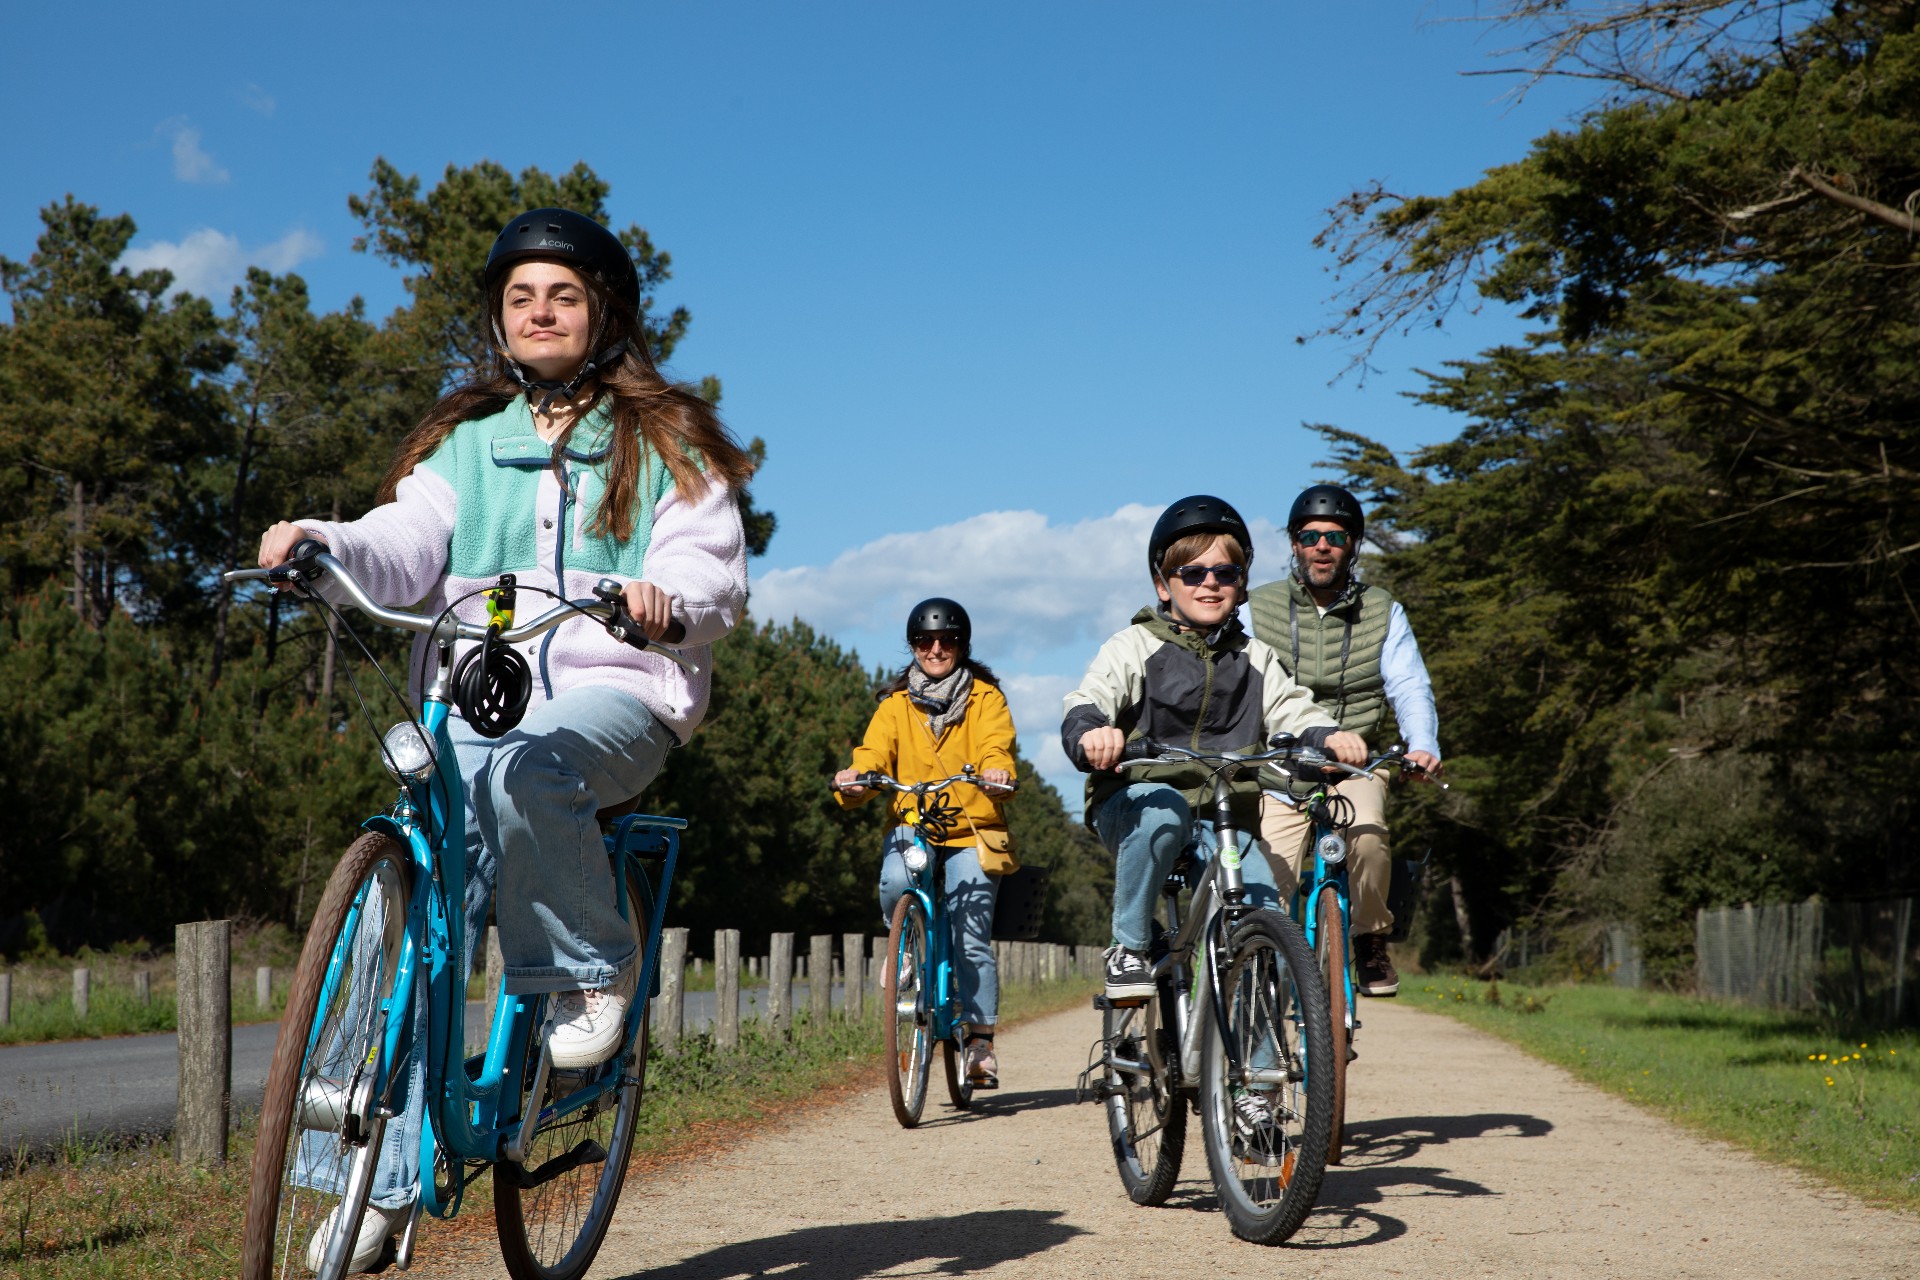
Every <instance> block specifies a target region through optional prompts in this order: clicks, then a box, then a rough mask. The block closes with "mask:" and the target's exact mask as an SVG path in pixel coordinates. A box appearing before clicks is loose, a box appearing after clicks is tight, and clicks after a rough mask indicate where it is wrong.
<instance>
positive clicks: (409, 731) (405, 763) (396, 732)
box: [380, 720, 433, 783]
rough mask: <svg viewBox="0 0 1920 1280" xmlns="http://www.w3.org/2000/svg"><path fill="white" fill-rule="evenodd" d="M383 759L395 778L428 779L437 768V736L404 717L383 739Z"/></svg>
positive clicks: (416, 780) (413, 780)
mask: <svg viewBox="0 0 1920 1280" xmlns="http://www.w3.org/2000/svg"><path fill="white" fill-rule="evenodd" d="M381 744H382V747H383V750H382V751H381V753H380V756H381V760H382V762H383V763H385V765H386V766H387V772H388V773H390V774H392V775H393V779H394V781H395V782H400V783H407V782H425V781H426V780H427V775H428V774H430V773H432V772H433V739H431V738H429V737H428V736H427V734H426V731H425V730H424V729H422V728H421V727H420V726H419V725H417V724H415V723H414V722H413V721H411V720H402V721H401V722H400V723H399V724H397V725H395V726H393V728H391V729H389V730H387V736H386V737H385V738H383V739H381Z"/></svg>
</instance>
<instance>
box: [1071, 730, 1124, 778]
mask: <svg viewBox="0 0 1920 1280" xmlns="http://www.w3.org/2000/svg"><path fill="white" fill-rule="evenodd" d="M1126 746H1127V735H1126V734H1124V733H1122V732H1121V731H1120V730H1118V729H1116V728H1114V727H1113V726H1112V725H1102V726H1101V727H1100V728H1098V729H1089V730H1087V731H1086V732H1085V733H1083V734H1081V735H1080V753H1081V754H1082V755H1084V756H1086V758H1087V764H1088V766H1089V767H1090V768H1092V769H1093V770H1094V771H1095V772H1096V773H1097V772H1099V771H1101V770H1104V769H1111V768H1113V766H1115V765H1117V764H1119V763H1120V753H1121V752H1122V751H1124V750H1126Z"/></svg>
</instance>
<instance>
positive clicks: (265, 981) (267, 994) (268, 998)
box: [253, 964, 273, 1009]
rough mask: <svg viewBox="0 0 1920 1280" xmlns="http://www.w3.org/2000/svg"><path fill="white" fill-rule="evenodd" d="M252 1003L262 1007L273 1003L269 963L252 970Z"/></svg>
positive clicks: (271, 971)
mask: <svg viewBox="0 0 1920 1280" xmlns="http://www.w3.org/2000/svg"><path fill="white" fill-rule="evenodd" d="M253 1003H254V1004H255V1005H257V1006H258V1007H260V1008H262V1009H265V1008H268V1007H270V1006H271V1005H272V1004H273V966H272V965H270V964H263V965H261V966H260V967H259V968H257V969H255V970H254V971H253Z"/></svg>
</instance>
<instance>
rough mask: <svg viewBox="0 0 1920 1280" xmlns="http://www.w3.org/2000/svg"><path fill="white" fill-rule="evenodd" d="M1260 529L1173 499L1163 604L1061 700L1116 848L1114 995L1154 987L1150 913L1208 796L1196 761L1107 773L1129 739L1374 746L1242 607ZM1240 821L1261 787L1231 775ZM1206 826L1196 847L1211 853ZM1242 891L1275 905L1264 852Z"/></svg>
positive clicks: (1252, 809)
mask: <svg viewBox="0 0 1920 1280" xmlns="http://www.w3.org/2000/svg"><path fill="white" fill-rule="evenodd" d="M1252 563H1253V538H1252V535H1251V534H1249V533H1248V531H1247V526H1246V522H1245V521H1243V520H1242V519H1241V518H1240V513H1239V512H1237V511H1235V510H1234V509H1233V508H1232V507H1231V506H1229V505H1228V504H1227V503H1225V502H1223V501H1221V500H1220V499H1219V498H1215V497H1211V496H1207V495H1204V494H1201V495H1195V496H1193V497H1190V498H1182V499H1181V500H1180V501H1178V502H1176V503H1174V504H1173V505H1172V506H1170V507H1168V508H1167V509H1166V511H1165V512H1164V513H1163V514H1162V515H1161V517H1160V519H1159V521H1158V522H1157V523H1155V525H1154V527H1153V534H1152V536H1151V537H1150V539H1149V540H1148V545H1147V569H1148V572H1149V573H1150V574H1151V575H1152V577H1153V584H1154V590H1155V592H1156V593H1157V594H1158V596H1159V601H1160V603H1159V605H1158V607H1149V608H1144V609H1142V610H1140V612H1139V613H1137V614H1135V615H1134V617H1133V621H1132V623H1131V624H1130V625H1129V626H1127V627H1126V628H1125V629H1124V630H1122V631H1120V632H1118V633H1116V634H1115V635H1113V636H1111V637H1110V638H1109V639H1108V640H1107V642H1106V643H1105V644H1103V645H1102V646H1101V647H1100V652H1099V653H1098V654H1097V655H1095V657H1094V659H1093V663H1092V665H1091V666H1089V667H1088V668H1087V673H1086V675H1085V676H1083V677H1082V678H1081V681H1080V687H1079V688H1077V689H1075V690H1074V691H1073V692H1072V693H1070V694H1068V695H1067V696H1066V700H1065V707H1066V716H1065V719H1064V720H1063V721H1062V722H1061V725H1060V740H1061V745H1062V747H1064V748H1065V750H1066V753H1067V758H1068V759H1070V760H1071V761H1073V763H1074V765H1075V767H1077V768H1079V769H1081V770H1082V771H1084V772H1087V773H1089V774H1090V775H1091V776H1090V777H1089V778H1088V779H1087V802H1086V805H1087V807H1086V821H1087V825H1088V826H1089V827H1091V828H1092V829H1093V832H1094V834H1096V835H1097V836H1099V838H1100V842H1101V843H1102V844H1104V845H1105V846H1106V847H1107V849H1108V850H1109V851H1110V852H1111V853H1112V854H1113V855H1114V890H1113V946H1112V947H1111V948H1110V949H1109V950H1108V952H1107V964H1106V995H1107V998H1108V999H1109V1000H1114V1001H1123V1000H1124V1001H1139V1000H1143V999H1146V998H1149V997H1151V996H1152V995H1153V992H1154V983H1153V977H1152V973H1151V968H1150V962H1149V960H1148V958H1147V949H1148V947H1149V946H1150V945H1151V943H1152V939H1153V908H1154V902H1155V899H1156V897H1157V896H1158V894H1159V891H1160V886H1161V885H1163V884H1164V883H1165V882H1166V879H1167V876H1168V874H1169V873H1170V872H1171V871H1172V869H1173V864H1174V862H1175V861H1176V860H1177V859H1178V858H1179V856H1180V854H1181V852H1182V851H1184V850H1185V849H1186V848H1187V846H1188V844H1189V842H1191V841H1193V839H1194V836H1195V824H1194V820H1193V815H1194V811H1195V809H1196V808H1197V807H1198V806H1199V805H1201V804H1202V803H1204V802H1205V801H1206V799H1207V797H1208V796H1209V795H1210V794H1211V775H1210V773H1209V771H1208V770H1207V768H1206V767H1205V766H1201V765H1161V766H1155V767H1153V768H1151V769H1147V770H1137V771H1135V772H1134V774H1133V775H1132V778H1131V780H1130V779H1129V778H1126V777H1122V776H1120V775H1118V774H1116V773H1113V772H1111V770H1112V769H1113V766H1114V765H1115V764H1117V763H1119V760H1120V754H1121V751H1122V749H1123V748H1124V747H1125V746H1126V744H1127V741H1128V740H1129V739H1130V738H1141V737H1144V738H1151V739H1154V740H1155V741H1159V742H1169V743H1179V744H1182V745H1186V746H1190V747H1191V748H1192V749H1193V750H1196V751H1200V750H1209V751H1258V750H1262V749H1264V747H1265V745H1266V742H1267V740H1268V739H1269V738H1270V737H1271V736H1272V735H1273V734H1276V733H1291V734H1295V735H1297V736H1298V737H1299V738H1300V739H1301V740H1302V741H1303V742H1305V743H1306V744H1307V745H1308V746H1313V747H1318V748H1320V749H1322V750H1324V751H1326V752H1328V753H1329V754H1331V755H1333V756H1334V757H1335V758H1337V759H1339V760H1343V761H1345V762H1347V763H1349V764H1361V763H1364V762H1365V760H1366V758H1367V744H1366V742H1365V740H1364V739H1362V738H1361V737H1360V735H1359V734H1356V733H1346V732H1342V731H1341V730H1340V728H1339V726H1338V725H1336V724H1335V723H1334V722H1333V720H1332V718H1331V717H1329V716H1328V715H1327V714H1326V713H1325V712H1323V711H1321V710H1320V708H1319V707H1318V706H1316V705H1315V704H1314V701H1313V697H1312V695H1311V694H1310V693H1309V692H1308V690H1306V689H1305V688H1303V687H1301V686H1300V685H1297V684H1295V683H1294V682H1293V680H1292V679H1291V678H1290V677H1288V675H1287V673H1286V671H1285V669H1284V668H1283V667H1282V666H1281V663H1280V658H1279V655H1278V654H1277V653H1275V651H1274V650H1273V649H1272V648H1270V647H1269V646H1267V645H1266V644H1264V643H1262V642H1261V641H1259V640H1256V639H1254V638H1253V637H1252V636H1250V635H1248V634H1247V632H1246V630H1245V628H1243V627H1242V626H1241V625H1240V622H1239V619H1238V617H1237V616H1236V615H1237V611H1238V609H1239V607H1240V603H1241V601H1242V600H1244V599H1245V597H1246V576H1247V569H1248V567H1249V566H1250V565H1251V564H1252ZM1233 790H1234V795H1233V803H1234V804H1235V805H1236V806H1237V807H1238V808H1239V809H1240V810H1243V811H1244V813H1243V815H1242V821H1241V822H1240V824H1239V825H1240V826H1241V829H1243V830H1248V831H1252V830H1257V829H1258V824H1259V803H1260V792H1259V787H1258V785H1257V783H1255V782H1253V781H1252V780H1248V781H1246V782H1241V783H1236V784H1234V788H1233ZM1210 834H1211V833H1210V831H1209V830H1207V829H1206V828H1205V826H1204V824H1202V827H1201V831H1200V835H1201V839H1200V841H1199V843H1198V847H1196V849H1195V854H1196V856H1197V857H1198V858H1199V859H1200V860H1201V861H1205V860H1206V859H1207V858H1209V857H1211V856H1212V853H1213V850H1212V848H1211V847H1210V844H1211V842H1210V840H1209V839H1208V837H1209V836H1210ZM1241 870H1242V874H1243V875H1244V876H1245V879H1246V887H1247V897H1248V900H1249V901H1250V902H1252V903H1253V904H1254V905H1255V906H1260V907H1268V908H1274V909H1278V908H1279V907H1280V905H1281V904H1280V899H1279V891H1278V889H1277V888H1276V886H1275V884H1274V880H1273V875H1272V873H1271V871H1270V870H1269V869H1268V867H1267V860H1266V859H1265V858H1248V859H1246V861H1245V862H1243V863H1242V864H1241Z"/></svg>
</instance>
